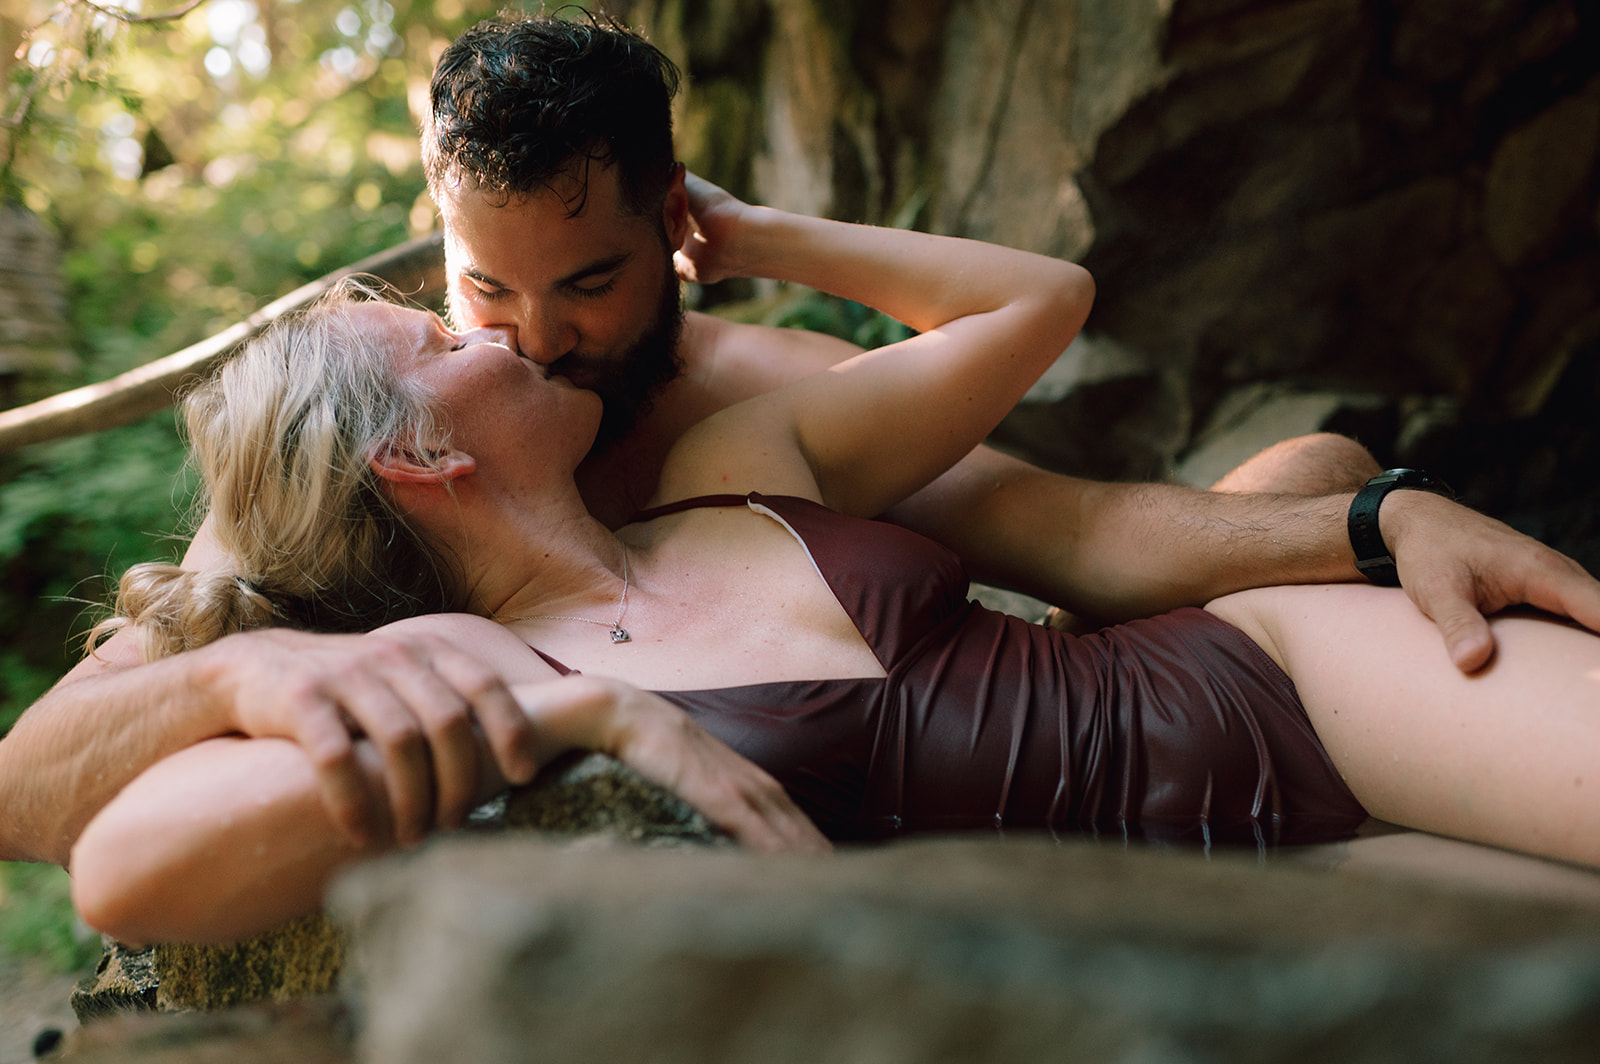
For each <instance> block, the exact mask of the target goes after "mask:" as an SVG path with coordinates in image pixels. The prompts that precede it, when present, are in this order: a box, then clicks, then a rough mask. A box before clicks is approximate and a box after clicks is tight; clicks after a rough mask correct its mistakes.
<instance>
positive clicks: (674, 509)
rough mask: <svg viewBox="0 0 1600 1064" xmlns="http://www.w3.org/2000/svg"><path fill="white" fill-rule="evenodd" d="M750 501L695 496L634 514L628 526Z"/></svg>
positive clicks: (738, 498) (743, 497) (722, 496)
mask: <svg viewBox="0 0 1600 1064" xmlns="http://www.w3.org/2000/svg"><path fill="white" fill-rule="evenodd" d="M749 501H750V496H749V495H696V496H694V497H693V498H689V499H679V500H678V501H677V502H669V503H667V504H666V505H665V506H652V507H650V509H648V510H640V511H639V512H638V513H637V514H634V516H633V520H632V521H630V522H628V523H629V524H638V523H640V522H642V521H654V520H655V519H656V518H658V517H666V516H667V515H668V514H680V513H683V511H685V510H699V509H702V508H706V507H713V506H744V505H746V504H747V503H748V502H749Z"/></svg>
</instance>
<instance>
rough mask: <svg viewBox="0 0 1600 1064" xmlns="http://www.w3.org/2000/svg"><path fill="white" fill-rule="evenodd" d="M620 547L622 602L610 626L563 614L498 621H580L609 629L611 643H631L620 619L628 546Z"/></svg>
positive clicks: (624, 609) (625, 607)
mask: <svg viewBox="0 0 1600 1064" xmlns="http://www.w3.org/2000/svg"><path fill="white" fill-rule="evenodd" d="M621 546H622V601H621V602H619V603H617V619H616V620H614V621H612V622H611V623H610V624H607V623H606V622H605V621H597V620H595V619H594V618H592V617H572V616H569V615H568V614H565V613H536V614H534V615H533V616H531V617H500V618H499V619H500V620H504V621H582V622H583V623H584V624H598V625H599V626H600V627H601V628H609V629H610V630H611V641H612V642H613V643H631V642H633V636H631V635H629V634H628V630H627V629H626V628H624V627H622V618H623V617H624V616H625V615H626V614H627V612H628V545H627V544H626V543H623V544H621Z"/></svg>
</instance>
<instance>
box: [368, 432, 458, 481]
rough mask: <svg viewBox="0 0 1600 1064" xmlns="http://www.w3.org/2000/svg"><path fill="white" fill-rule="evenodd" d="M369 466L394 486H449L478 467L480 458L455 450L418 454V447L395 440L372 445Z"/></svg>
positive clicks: (446, 449)
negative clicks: (451, 482) (448, 484)
mask: <svg viewBox="0 0 1600 1064" xmlns="http://www.w3.org/2000/svg"><path fill="white" fill-rule="evenodd" d="M367 465H369V466H371V467H372V471H373V472H374V473H376V474H378V476H379V477H381V478H383V479H384V480H387V481H390V482H391V483H395V484H446V483H449V482H450V481H452V480H454V479H456V478H457V477H464V476H466V475H467V474H468V473H471V472H473V471H474V470H475V469H477V468H478V462H477V459H475V458H473V457H472V456H471V455H470V454H467V453H466V452H465V451H458V450H456V449H455V448H453V447H446V448H444V449H443V450H440V451H427V452H424V453H423V454H421V455H419V454H418V453H417V450H416V449H415V448H413V447H410V446H408V445H406V444H403V443H395V442H394V441H392V440H391V441H389V442H387V443H378V444H373V446H372V448H371V449H370V450H369V451H367Z"/></svg>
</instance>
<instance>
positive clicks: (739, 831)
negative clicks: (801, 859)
mask: <svg viewBox="0 0 1600 1064" xmlns="http://www.w3.org/2000/svg"><path fill="white" fill-rule="evenodd" d="M512 693H513V694H515V695H516V697H517V700H518V701H519V702H520V703H521V704H522V708H523V710H524V711H525V712H526V713H527V714H528V715H529V717H530V719H531V720H532V721H533V725H534V730H535V733H536V735H537V737H538V738H537V747H538V756H539V760H540V762H541V763H546V762H548V761H549V760H550V759H552V758H555V757H557V756H559V755H560V754H563V753H565V752H566V751H568V750H571V749H574V748H578V747H584V748H588V749H591V750H598V751H600V752H601V753H604V754H609V755H611V756H612V757H615V758H616V759H617V760H619V761H621V762H623V763H624V764H626V765H628V766H629V767H630V768H632V769H633V770H634V771H635V772H638V773H639V775H641V776H643V777H645V778H646V779H648V780H650V781H652V782H654V783H658V784H660V785H661V786H663V787H666V788H667V789H668V790H671V791H672V792H674V793H675V794H677V795H678V796H679V797H680V798H682V799H683V800H684V801H686V802H688V803H689V804H690V805H692V806H694V807H695V808H696V809H698V810H700V812H701V813H703V814H705V816H706V818H707V819H708V820H710V821H711V822H712V823H713V824H715V825H716V826H717V827H718V828H721V829H722V830H723V831H726V832H727V833H728V834H729V835H731V836H733V838H734V839H735V840H737V841H738V842H739V843H740V844H741V845H744V846H748V847H750V848H751V849H754V850H761V851H765V852H769V853H776V852H780V851H795V852H800V853H825V852H827V851H828V850H830V849H831V848H832V847H831V846H830V845H829V844H828V840H827V839H826V838H824V837H823V835H822V833H821V832H820V831H818V830H817V829H816V826H815V825H813V824H812V823H811V821H810V819H808V818H807V817H806V815H805V814H804V813H802V812H801V811H800V809H799V807H798V806H796V805H795V804H794V801H793V800H792V799H791V798H790V797H789V795H788V793H787V792H785V791H784V789H783V787H782V786H780V785H779V784H778V781H777V780H775V779H773V778H772V777H771V776H769V775H768V774H767V773H766V772H764V771H762V770H761V769H760V768H758V767H757V766H756V765H754V764H752V763H751V762H750V761H747V760H746V759H745V758H743V757H740V756H739V755H738V754H736V753H734V752H733V751H732V750H731V749H729V748H728V747H727V746H725V745H724V744H723V743H722V742H721V741H719V740H718V739H716V738H715V737H713V736H712V735H711V734H710V733H708V732H707V731H706V730H705V729H703V728H701V727H700V726H699V725H698V724H696V723H695V722H694V721H693V720H691V719H690V718H689V716H688V714H686V713H684V712H683V711H682V710H681V709H679V708H678V707H677V706H674V705H673V704H672V703H670V702H668V701H667V700H666V699H664V698H661V697H660V696H658V695H654V694H651V693H650V692H648V691H641V690H639V689H638V688H636V687H632V686H630V685H628V684H625V683H621V682H619V681H616V680H607V679H602V678H600V677H592V676H569V677H566V678H564V679H561V680H558V681H554V682H552V683H543V684H523V685H518V686H516V687H513V688H512Z"/></svg>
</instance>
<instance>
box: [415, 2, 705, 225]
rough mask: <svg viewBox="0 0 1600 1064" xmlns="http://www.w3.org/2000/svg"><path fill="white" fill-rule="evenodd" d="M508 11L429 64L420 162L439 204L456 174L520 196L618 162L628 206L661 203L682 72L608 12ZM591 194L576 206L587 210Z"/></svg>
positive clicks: (641, 209) (644, 208) (638, 209)
mask: <svg viewBox="0 0 1600 1064" xmlns="http://www.w3.org/2000/svg"><path fill="white" fill-rule="evenodd" d="M584 14H585V16H586V17H584V18H575V19H564V18H559V17H556V16H553V15H540V16H535V17H532V18H513V17H509V16H505V15H502V16H501V17H499V18H496V19H492V20H490V21H487V22H481V23H479V24H478V25H476V26H474V27H473V28H472V29H470V30H467V31H466V32H465V33H463V34H462V35H461V36H460V37H458V38H456V40H455V42H454V43H453V44H451V45H450V47H449V48H447V49H445V52H444V54H443V55H442V56H440V57H439V65H438V66H437V67H435V68H434V72H433V84H432V86H431V88H430V92H429V96H430V102H431V114H430V118H429V121H428V124H427V126H426V127H425V128H424V129H423V131H422V162H423V167H424V169H425V170H426V172H427V177H428V189H429V191H430V192H432V193H433V195H434V199H435V201H436V202H437V201H440V200H441V198H442V197H441V194H442V193H445V192H448V191H449V190H450V189H452V188H454V187H455V185H456V183H457V182H459V181H465V182H467V184H468V185H469V187H475V188H477V189H479V190H481V191H483V192H487V193H489V194H491V195H502V196H506V197H508V198H509V197H512V196H518V195H523V194H526V193H530V192H535V191H537V190H539V189H541V188H546V187H549V183H550V181H551V179H552V178H554V177H556V176H558V175H560V174H565V173H570V172H575V173H577V174H578V175H579V176H580V177H581V178H582V179H583V180H584V189H585V193H586V192H587V188H588V185H587V175H588V167H589V165H590V164H592V163H599V164H600V165H601V166H615V167H616V168H617V174H618V179H619V182H620V185H621V189H622V197H623V203H624V205H625V206H626V207H627V209H628V210H630V211H632V212H634V213H636V214H643V213H646V212H649V211H652V210H654V209H656V208H658V207H659V205H660V203H661V201H662V197H663V196H665V195H666V191H667V188H668V186H669V185H670V183H671V178H672V172H673V164H674V157H673V152H672V98H673V97H674V96H675V95H677V92H678V83H679V74H678V68H677V67H676V66H674V65H673V63H672V60H670V59H668V58H667V57H666V56H665V55H663V54H662V53H661V51H660V50H659V49H657V48H656V47H655V46H654V45H652V44H651V43H650V42H649V41H647V40H645V39H644V38H643V37H641V36H639V35H638V34H637V33H635V32H633V31H632V30H630V29H628V28H627V27H625V26H623V25H621V24H620V23H618V22H616V21H615V20H613V19H611V18H610V17H608V16H604V15H599V16H596V15H588V14H587V13H584ZM583 202H584V195H583V194H580V195H579V196H578V197H577V198H576V200H575V201H573V202H572V203H571V204H569V209H570V210H571V211H572V213H573V214H577V213H578V212H579V211H581V210H582V209H583Z"/></svg>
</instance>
